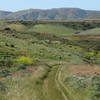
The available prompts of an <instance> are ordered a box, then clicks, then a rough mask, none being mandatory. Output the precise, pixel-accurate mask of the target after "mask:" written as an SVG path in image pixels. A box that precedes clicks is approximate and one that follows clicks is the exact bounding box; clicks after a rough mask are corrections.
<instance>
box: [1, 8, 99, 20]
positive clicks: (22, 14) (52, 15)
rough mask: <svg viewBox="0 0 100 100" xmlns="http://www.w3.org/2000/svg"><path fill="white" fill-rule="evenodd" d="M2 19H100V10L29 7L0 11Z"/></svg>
mask: <svg viewBox="0 0 100 100" xmlns="http://www.w3.org/2000/svg"><path fill="white" fill-rule="evenodd" d="M0 19H9V20H77V19H100V11H92V10H83V9H79V8H53V9H46V10H43V9H27V10H21V11H17V12H5V11H0Z"/></svg>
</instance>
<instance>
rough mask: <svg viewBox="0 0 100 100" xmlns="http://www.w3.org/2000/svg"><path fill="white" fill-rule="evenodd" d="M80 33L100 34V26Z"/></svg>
mask: <svg viewBox="0 0 100 100" xmlns="http://www.w3.org/2000/svg"><path fill="white" fill-rule="evenodd" d="M80 34H82V35H99V34H100V28H94V29H90V30H87V31H83V32H81V33H80Z"/></svg>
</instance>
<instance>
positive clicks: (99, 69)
mask: <svg viewBox="0 0 100 100" xmlns="http://www.w3.org/2000/svg"><path fill="white" fill-rule="evenodd" d="M68 71H69V72H71V74H72V75H76V76H94V75H100V65H89V64H88V65H72V66H70V67H69V68H68Z"/></svg>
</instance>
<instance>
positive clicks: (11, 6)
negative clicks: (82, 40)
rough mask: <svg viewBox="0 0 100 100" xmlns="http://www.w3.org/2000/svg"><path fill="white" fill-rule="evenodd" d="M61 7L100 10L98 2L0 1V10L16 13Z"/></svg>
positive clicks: (70, 0)
mask: <svg viewBox="0 0 100 100" xmlns="http://www.w3.org/2000/svg"><path fill="white" fill-rule="evenodd" d="M61 7H77V8H83V9H93V10H100V0H0V10H9V11H17V10H22V9H29V8H42V9H48V8H61Z"/></svg>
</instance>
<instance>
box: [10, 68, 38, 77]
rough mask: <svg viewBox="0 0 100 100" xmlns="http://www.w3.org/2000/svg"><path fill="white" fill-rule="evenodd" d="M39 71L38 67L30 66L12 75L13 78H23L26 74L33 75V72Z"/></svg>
mask: <svg viewBox="0 0 100 100" xmlns="http://www.w3.org/2000/svg"><path fill="white" fill-rule="evenodd" d="M35 71H37V67H32V66H28V67H27V68H26V69H25V70H19V71H16V72H14V73H12V76H18V75H20V76H22V75H25V74H32V73H33V72H35Z"/></svg>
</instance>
